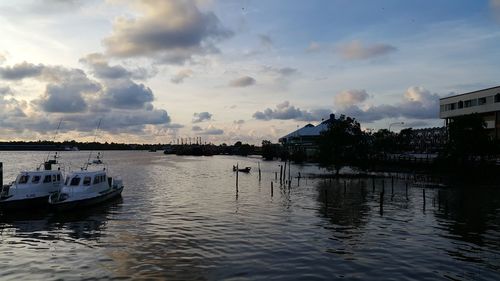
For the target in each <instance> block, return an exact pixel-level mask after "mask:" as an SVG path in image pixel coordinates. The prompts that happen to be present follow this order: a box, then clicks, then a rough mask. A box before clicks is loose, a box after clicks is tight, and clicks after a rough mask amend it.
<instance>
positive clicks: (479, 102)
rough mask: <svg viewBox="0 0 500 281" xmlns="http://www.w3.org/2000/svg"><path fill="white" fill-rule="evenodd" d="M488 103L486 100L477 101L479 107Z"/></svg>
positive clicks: (479, 99)
mask: <svg viewBox="0 0 500 281" xmlns="http://www.w3.org/2000/svg"><path fill="white" fill-rule="evenodd" d="M485 103H486V98H478V99H477V104H478V105H483V104H485Z"/></svg>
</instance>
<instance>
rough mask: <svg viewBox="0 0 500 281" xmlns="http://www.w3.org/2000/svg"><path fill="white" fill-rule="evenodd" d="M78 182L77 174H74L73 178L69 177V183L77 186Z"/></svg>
mask: <svg viewBox="0 0 500 281" xmlns="http://www.w3.org/2000/svg"><path fill="white" fill-rule="evenodd" d="M79 184H80V177H79V176H75V177H74V178H72V179H71V183H70V185H72V186H77V185H79Z"/></svg>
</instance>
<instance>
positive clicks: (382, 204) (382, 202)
mask: <svg viewBox="0 0 500 281" xmlns="http://www.w3.org/2000/svg"><path fill="white" fill-rule="evenodd" d="M379 201H380V202H379V203H380V207H379V208H380V215H381V216H382V215H383V214H384V191H383V190H382V192H380V200H379Z"/></svg>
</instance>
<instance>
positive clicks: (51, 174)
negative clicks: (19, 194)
mask: <svg viewBox="0 0 500 281" xmlns="http://www.w3.org/2000/svg"><path fill="white" fill-rule="evenodd" d="M61 180H62V175H61V172H60V171H30V172H21V173H20V174H19V175H18V176H17V178H16V181H15V184H16V185H28V184H29V185H36V184H48V183H55V184H59V183H61Z"/></svg>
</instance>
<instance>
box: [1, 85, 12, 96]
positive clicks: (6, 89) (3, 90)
mask: <svg viewBox="0 0 500 281" xmlns="http://www.w3.org/2000/svg"><path fill="white" fill-rule="evenodd" d="M11 94H12V89H11V88H10V87H9V86H5V87H4V86H0V96H4V95H11Z"/></svg>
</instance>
